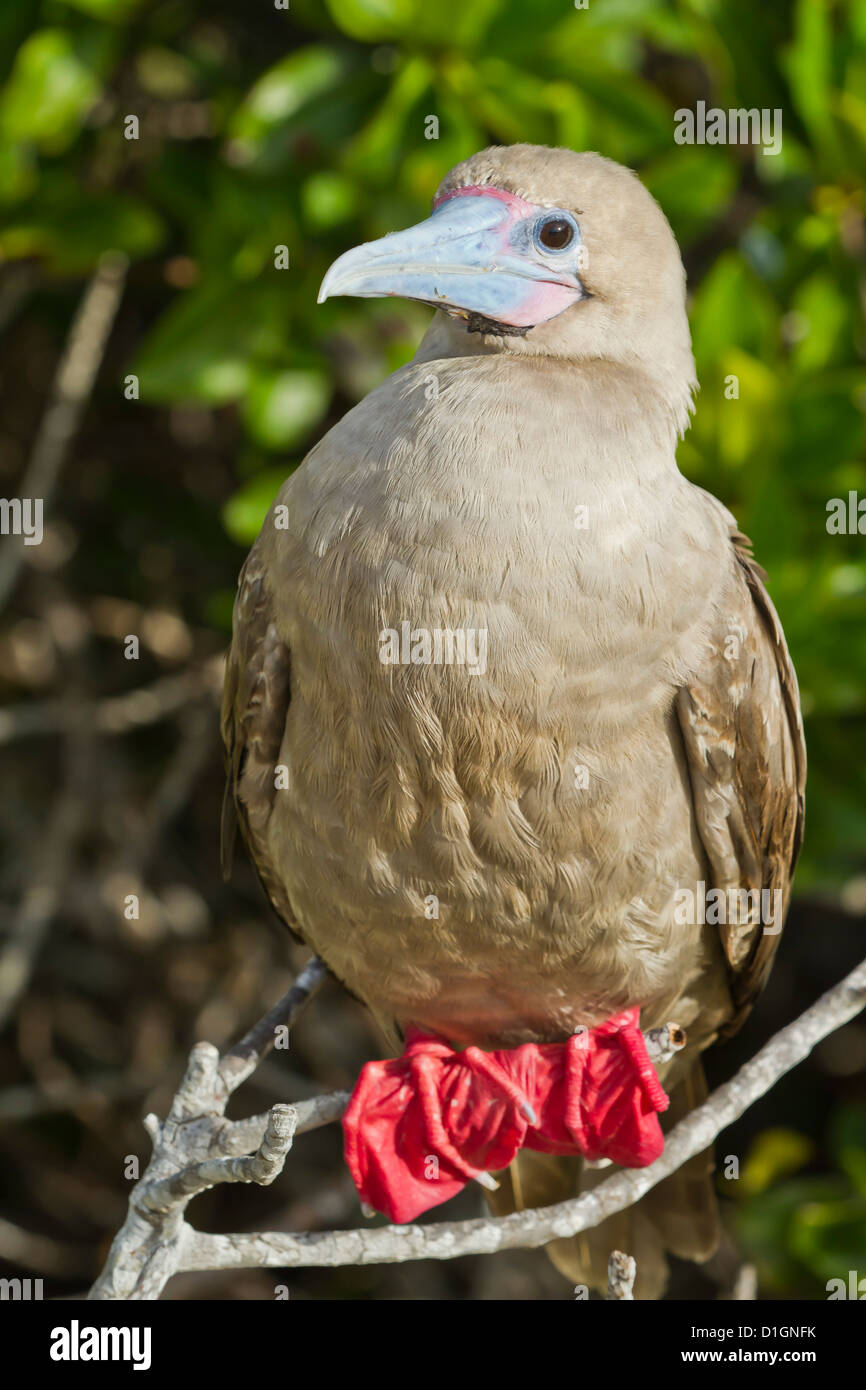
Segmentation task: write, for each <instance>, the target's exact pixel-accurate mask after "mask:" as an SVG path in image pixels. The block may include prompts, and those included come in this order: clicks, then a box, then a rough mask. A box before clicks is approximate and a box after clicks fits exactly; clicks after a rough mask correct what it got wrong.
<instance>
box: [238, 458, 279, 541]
mask: <svg viewBox="0 0 866 1390" xmlns="http://www.w3.org/2000/svg"><path fill="white" fill-rule="evenodd" d="M291 472H292V469H291V467H287V466H286V465H285V464H283V465H281V466H280V467H279V468H268V469H265V471H264V472H263V473H257V474H256V476H255V477H254V478H251V479H250V481H249V482H248V483H245V484H244V486H243V487H242V488H240V489H239V490H238V491H237V492H236V493H235V494H234V496H233V497H230V498H229V500H228V502H226V504H225V506H224V507H223V511H222V519H223V525H224V527H225V529H226V531H227V532H228V534H229V535H230V536H231V538H232V540H234V541H237V542H238V544H239V545H252V543H253V541H254V540H255V538H256V536H257V535H258V534H259V531H261V529H262V523H263V521H264V519H265V517H266V516H267V514H268V509H269V508H270V505H271V503H272V502H273V500H274V498H275V497H276V495H277V493H278V492H279V490H280V488H281V487H282V485H283V483H284V482H285V481H286V478H287V477H288V476H289V474H290V473H291Z"/></svg>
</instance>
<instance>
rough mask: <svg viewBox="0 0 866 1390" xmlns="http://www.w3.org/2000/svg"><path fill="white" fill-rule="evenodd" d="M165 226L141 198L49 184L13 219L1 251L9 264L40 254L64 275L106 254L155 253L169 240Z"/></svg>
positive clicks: (2, 233) (1, 236) (0, 233)
mask: <svg viewBox="0 0 866 1390" xmlns="http://www.w3.org/2000/svg"><path fill="white" fill-rule="evenodd" d="M163 236H164V229H163V225H162V222H161V221H160V219H159V217H158V216H157V214H156V213H155V212H153V211H152V209H151V208H149V207H147V205H146V204H145V203H142V202H140V201H139V200H138V199H136V198H132V197H129V196H127V195H124V194H116V193H89V194H88V195H87V196H86V197H83V196H82V193H81V190H80V188H77V187H75V186H74V185H73V186H72V187H71V188H70V187H69V186H68V185H66V186H64V185H63V184H53V185H52V184H51V183H50V182H49V183H48V184H47V185H46V187H45V190H44V196H43V199H42V201H41V203H40V202H36V203H35V204H34V205H33V206H32V208H27V209H22V210H19V211H17V212H16V214H15V216H14V217H10V219H9V220H8V221H7V224H6V226H5V227H4V228H3V229H2V230H0V253H2V255H4V256H6V257H7V258H8V259H9V260H15V259H19V258H23V257H26V256H40V257H42V258H43V259H44V261H45V263H46V265H47V267H48V269H49V270H51V271H53V272H54V273H55V274H58V275H75V274H81V273H83V272H86V271H88V270H90V269H92V267H93V266H94V265H95V264H96V262H97V261H98V260H99V257H100V256H101V255H102V253H103V251H109V250H116V251H124V252H125V253H126V254H127V255H128V256H129V257H130V258H131V259H135V258H137V257H140V256H146V255H149V254H150V253H151V252H152V251H154V250H156V248H157V247H158V246H159V245H160V243H161V242H162V240H163Z"/></svg>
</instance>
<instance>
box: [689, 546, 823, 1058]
mask: <svg viewBox="0 0 866 1390" xmlns="http://www.w3.org/2000/svg"><path fill="white" fill-rule="evenodd" d="M731 541H732V544H733V547H734V554H735V556H736V567H737V571H738V575H739V581H738V583H737V591H738V593H739V598H738V600H737V602H736V604H735V611H734V612H733V613H731V614H730V615H725V620H724V624H720V630H719V631H718V632H717V633H716V634H714V650H713V655H712V657H711V658H710V659H709V660H708V661H707V664H706V666H705V667H704V668H703V669H702V670H701V671H700V672H699V673H698V675H697V677H696V678H695V679H693V680H692V682H691V683H690V684H689V685H688V686H686V687H684V688H683V689H681V690H680V692H679V695H678V702H677V712H678V715H679V723H680V728H681V730H682V734H683V741H684V744H685V752H686V760H687V763H688V770H689V776H690V779H691V788H692V796H693V801H694V808H695V819H696V825H697V828H698V832H699V834H700V838H701V841H702V842H703V846H704V849H705V851H706V854H707V858H708V860H709V864H710V877H711V879H712V883H711V884H710V885H708V887H713V888H716V889H719V890H721V891H722V892H725V893H726V895H727V893H728V892H729V890H732V889H733V890H746V891H749V892H754V891H755V890H758V891H760V890H768V891H769V892H770V893H771V894H772V893H773V892H775V891H776V890H779V892H780V893H781V899H780V900H779V901H781V903H782V905H783V912H784V910H786V909H787V905H788V897H789V892H790V885H791V876H792V874H793V871H794V865H795V863H796V861H797V855H798V853H799V850H800V841H801V838H802V829H803V810H804V792H805V781H806V748H805V744H804V741H803V726H802V720H801V717H800V701H799V694H798V690H797V679H796V676H795V674H794V668H793V666H792V665H791V659H790V657H789V655H788V648H787V645H786V643H785V636H784V633H783V632H782V627H781V624H780V622H779V619H778V616H777V614H776V611H775V609H774V607H773V605H772V603H771V601H770V598H769V595H768V594H767V591H766V589H765V588H764V583H763V581H764V579H765V578H766V576H765V575H764V572H763V570H762V569H761V568H760V567H759V566H758V565H757V564H756V562H755V561H754V559H753V558H752V553H751V546H750V542H749V541H748V539H747V538H746V537H745V536H743V535H741V534H740V532H738V531H736V530H733V529H732V531H731ZM726 901H727V897H726ZM776 901H777V900H776V899H774V898H772V897H770V898H769V899H767V902H768V903H770V904H774V903H775V902H776ZM727 915H728V916H730V915H732V914H730V913H728V914H727ZM710 920H711V919H710ZM781 920H782V914H779V917H778V919H777V920H775V921H774V922H773V924H772V929H771V930H769V931H768V930H764V929H763V928H762V925H761V923H760V922H755V921H754V920H753V921H751V922H747V923H746V924H745V925H744V924H743V923H742V922H738V921H734V922H730V921H728V922H727V923H725V924H722V923H720V925H719V930H720V933H721V938H722V945H723V947H724V951H725V956H726V958H727V961H728V965H729V967H730V987H731V996H732V999H733V1002H734V1016H733V1018H732V1019H731V1020H730V1022H729V1023H728V1024H727V1025H726V1027H725V1029H724V1033H723V1036H726V1037H729V1036H730V1035H731V1034H732V1033H733V1032H735V1031H736V1030H737V1028H739V1026H740V1024H741V1023H742V1022H743V1020H744V1019H745V1017H746V1015H747V1014H748V1013H749V1010H750V1009H751V1007H752V1005H753V1003H754V1001H755V999H756V997H757V995H758V994H759V993H760V991H761V989H762V987H763V985H764V983H765V981H766V978H767V975H768V973H769V970H770V967H771V965H772V963H773V957H774V955H775V953H776V948H777V946H778V944H779V935H780V926H781ZM764 925H765V926H766V923H765V924H764Z"/></svg>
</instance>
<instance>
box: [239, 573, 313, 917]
mask: <svg viewBox="0 0 866 1390" xmlns="http://www.w3.org/2000/svg"><path fill="white" fill-rule="evenodd" d="M290 676H291V656H290V653H289V649H288V647H287V646H286V644H285V642H284V641H283V640H282V638H281V637H280V635H279V633H278V632H277V628H276V625H275V623H274V620H273V613H272V606H271V600H270V595H269V593H268V589H267V584H266V582H265V577H264V566H263V563H262V559H261V556H260V554H259V550H258V546H254V547H253V549H252V550H251V551H250V553H249V555H248V556H247V559H246V561H245V563H244V567H243V569H242V570H241V573H240V579H239V580H238V592H237V598H236V599H235V611H234V623H233V635H232V644H231V647H230V648H229V652H228V656H227V658H226V674H225V683H224V686H223V702H222V735H223V742H224V744H225V749H226V777H227V781H226V791H225V798H224V801H223V818H222V864H223V873H225V874H228V872H229V869H230V867H231V859H232V851H233V847H234V838H235V829H236V826H237V824H238V823H239V824H240V827H241V831H242V833H243V837H244V839H245V840H246V843H247V846H248V848H249V851H250V856H251V858H252V861H253V863H254V865H255V867H256V870H257V872H258V875H259V877H260V879H261V880H262V884H263V886H264V888H265V891H266V893H267V894H268V897H269V898H270V900H271V902H272V904H273V906H274V907H275V908H276V910H277V912H279V914H280V916H281V917H282V918H283V919H284V921H285V922H286V924H287V926H289V927H290V928H292V929H293V930H294V929H295V926H296V924H295V919H294V913H293V912H292V909H291V905H290V903H289V900H288V897H287V895H286V890H285V888H284V886H283V885H282V884H281V882H280V879H279V875H277V874H274V873H272V872H271V870H270V866H269V863H268V858H267V854H266V851H265V832H266V828H267V822H268V818H269V816H270V813H271V809H272V807H273V803H274V797H275V796H276V794H277V793H276V780H275V775H276V767H277V764H278V763H279V752H280V745H281V743H282V741H283V734H284V732H285V727H286V715H287V713H288V709H289V700H290Z"/></svg>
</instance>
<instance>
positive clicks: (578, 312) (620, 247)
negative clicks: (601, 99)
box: [319, 145, 694, 425]
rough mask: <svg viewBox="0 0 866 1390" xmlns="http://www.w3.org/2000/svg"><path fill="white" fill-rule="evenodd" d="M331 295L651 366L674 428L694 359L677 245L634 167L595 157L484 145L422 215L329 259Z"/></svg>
mask: <svg viewBox="0 0 866 1390" xmlns="http://www.w3.org/2000/svg"><path fill="white" fill-rule="evenodd" d="M331 295H360V296H363V297H379V296H383V295H398V296H402V297H403V298H407V299H418V300H421V301H423V302H424V303H427V304H432V305H434V306H435V307H436V308H438V309H440V310H442V311H443V313H444V314H445V315H447V316H448V317H449V319H450V320H451V321H452V326H451V329H449V332H448V335H447V336H449V337H450V338H451V339H452V340H453V336H454V333H455V332H457V333H459V334H460V335H462V336H463V338H464V340H465V338H466V335H467V334H477V335H479V336H480V338H481V340H482V342H483V343H484V345H485V348H486V349H487V350H491V349H492V350H497V351H507V352H521V353H531V354H535V355H543V356H555V357H563V358H568V359H571V360H585V359H587V358H601V359H605V360H608V361H610V360H613V361H615V362H625V363H636V362H642V363H644V364H646V363H648V362H650V363H652V370H653V373H654V374H655V375H658V374H660V373H664V372H667V373H669V374H670V376H671V377H672V378H673V379H674V382H675V383H676V385H677V390H676V393H675V394H676V397H677V409H676V414H677V416H678V417H680V418H679V423H680V425H682V413H683V412H682V401H683V400H684V399H690V392H691V388H692V386H693V384H694V364H693V361H692V356H691V346H690V342H689V332H688V323H687V320H686V313H685V275H684V272H683V266H682V261H681V259H680V254H679V249H678V247H677V244H676V240H675V238H674V236H673V233H672V232H671V229H670V227H669V225H668V223H667V220H666V218H665V216H664V213H663V212H662V210H661V208H660V207H659V205H658V203H656V201H655V199H654V198H653V197H652V196H651V195H650V194H649V193H648V192H647V190H646V189H645V188H644V186H643V184H642V183H641V182H640V180H639V179H638V178H637V176H636V175H635V174H633V173H632V172H631V171H630V170H628V169H626V168H624V167H623V166H622V165H621V164H616V163H614V162H613V160H610V159H605V158H603V156H601V155H598V154H590V153H582V154H578V153H575V152H574V151H573V150H566V149H551V148H548V147H546V146H542V145H508V146H497V147H494V148H491V149H488V150H482V151H481V153H480V154H476V155H473V156H472V157H471V158H470V159H467V160H464V162H463V163H462V164H458V165H456V167H455V168H454V169H452V170H451V172H450V173H449V174H448V175H447V176H446V177H445V178H444V179H443V181H442V183H441V184H440V186H439V189H438V191H437V193H436V196H435V198H434V201H433V212H432V214H431V216H430V217H428V218H427V220H426V221H425V222H420V223H418V224H417V225H416V226H414V227H409V228H407V230H406V231H402V232H393V233H392V234H391V235H389V236H385V237H382V239H381V240H380V241H372V242H367V243H366V244H365V245H363V246H357V247H355V248H354V249H353V250H352V251H347V252H346V253H345V255H343V256H341V257H340V258H339V260H337V261H335V262H334V264H333V265H332V266H331V268H330V270H329V271H328V273H327V275H326V276H325V278H324V280H323V282H322V287H321V289H320V291H319V301H320V302H321V301H322V300H324V299H327V298H329V297H330V296H331ZM438 337H439V338H441V337H442V332H441V330H440V331H439V332H438ZM475 341H476V342H477V341H478V338H476V340H475ZM674 382H671V384H674ZM686 409H687V407H686Z"/></svg>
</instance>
